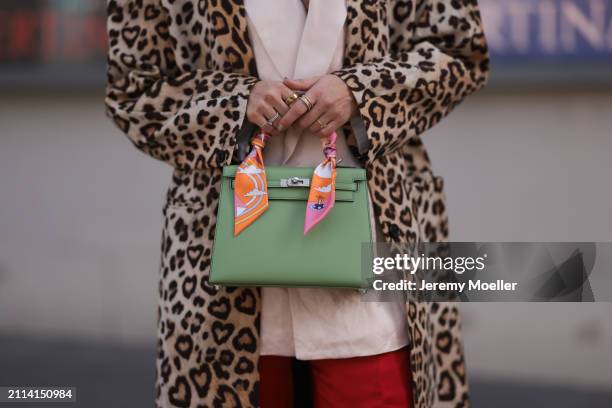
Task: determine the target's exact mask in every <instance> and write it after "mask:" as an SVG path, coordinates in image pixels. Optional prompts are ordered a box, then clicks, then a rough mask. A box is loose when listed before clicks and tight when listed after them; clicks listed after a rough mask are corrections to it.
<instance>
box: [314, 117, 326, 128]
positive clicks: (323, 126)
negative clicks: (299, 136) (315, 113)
mask: <svg viewBox="0 0 612 408" xmlns="http://www.w3.org/2000/svg"><path fill="white" fill-rule="evenodd" d="M316 122H317V123H318V124H319V126H320V127H321V130H323V129H325V127H326V126H327V125H326V124H324V123H323V122H321V121H320V120H319V119H317V121H316Z"/></svg>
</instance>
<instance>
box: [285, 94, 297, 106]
mask: <svg viewBox="0 0 612 408" xmlns="http://www.w3.org/2000/svg"><path fill="white" fill-rule="evenodd" d="M298 98H299V96H298V94H296V93H295V92H294V93H292V94H291V95H289V96H288V97H286V98H285V103H286V104H287V106H291V104H292V103H293V102H295V101H297V99H298Z"/></svg>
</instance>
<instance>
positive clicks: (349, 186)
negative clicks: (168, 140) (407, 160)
mask: <svg viewBox="0 0 612 408" xmlns="http://www.w3.org/2000/svg"><path fill="white" fill-rule="evenodd" d="M237 167H238V166H226V167H225V168H224V169H223V177H222V179H221V197H220V200H219V209H218V211H217V227H216V231H215V239H214V243H213V250H212V261H211V272H210V277H209V281H210V282H211V283H212V284H215V285H226V286H277V287H335V288H353V289H365V288H367V287H368V286H369V284H370V281H371V275H372V268H371V257H372V231H371V226H372V222H371V214H370V208H369V205H368V199H369V197H368V188H367V184H366V183H367V182H366V173H365V170H364V169H358V168H349V167H338V168H337V174H336V202H335V205H334V207H333V208H332V209H331V212H330V213H329V214H328V216H327V217H326V218H325V219H324V220H322V221H321V222H320V223H319V224H318V225H317V226H316V227H315V228H313V229H312V231H310V232H309V233H308V235H304V212H305V208H306V201H307V199H308V192H309V185H310V177H311V176H312V173H313V169H312V168H302V167H280V166H266V179H267V182H268V200H269V208H268V210H267V211H266V212H265V213H263V214H262V215H261V216H260V217H259V218H258V219H257V220H256V221H255V222H254V223H253V224H252V225H251V226H249V227H248V228H247V229H245V230H244V231H243V232H242V233H240V235H238V236H234V234H233V231H234V198H233V197H234V191H233V187H234V175H235V172H236V169H237Z"/></svg>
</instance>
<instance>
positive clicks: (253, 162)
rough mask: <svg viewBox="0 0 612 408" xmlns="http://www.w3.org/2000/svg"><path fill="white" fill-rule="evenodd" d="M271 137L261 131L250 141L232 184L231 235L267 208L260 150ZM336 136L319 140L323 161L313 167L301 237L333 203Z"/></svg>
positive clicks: (323, 215) (324, 215)
mask: <svg viewBox="0 0 612 408" xmlns="http://www.w3.org/2000/svg"><path fill="white" fill-rule="evenodd" d="M269 138H270V135H269V134H267V133H265V132H264V131H263V130H261V129H259V131H258V132H257V133H256V134H255V135H254V136H253V137H252V138H251V146H252V148H251V151H250V152H249V154H248V155H247V156H246V158H245V159H244V160H243V162H242V163H240V166H238V169H237V170H236V175H235V180H234V186H235V188H234V235H235V236H237V235H239V234H240V233H241V232H242V231H243V230H244V229H245V228H246V227H248V226H249V225H251V224H252V223H253V222H254V221H255V220H257V218H258V217H259V216H260V215H261V214H263V213H264V212H265V211H266V210H267V209H268V207H269V203H268V182H267V179H266V168H265V166H264V160H263V149H264V147H265V146H266V142H267V141H268V139H269ZM336 138H337V135H336V132H332V133H331V134H330V135H329V136H327V137H323V138H321V143H322V145H323V155H324V160H323V161H322V162H321V163H319V165H317V167H315V169H314V171H313V175H312V181H311V183H310V192H309V194H308V202H307V203H306V215H305V218H304V235H306V234H307V233H308V232H309V231H310V230H311V229H312V228H313V227H314V226H315V225H317V224H318V223H319V222H320V221H321V220H323V219H324V218H325V217H326V216H327V214H329V212H330V211H331V209H332V208H333V206H334V203H335V201H336Z"/></svg>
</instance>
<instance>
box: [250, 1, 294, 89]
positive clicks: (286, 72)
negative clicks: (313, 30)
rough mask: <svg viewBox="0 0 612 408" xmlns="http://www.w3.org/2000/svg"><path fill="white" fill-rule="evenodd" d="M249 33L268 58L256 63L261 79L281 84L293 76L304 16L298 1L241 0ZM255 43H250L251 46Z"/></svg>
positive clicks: (260, 51)
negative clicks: (280, 82) (285, 78)
mask: <svg viewBox="0 0 612 408" xmlns="http://www.w3.org/2000/svg"><path fill="white" fill-rule="evenodd" d="M244 6H245V9H246V13H247V15H248V20H247V21H248V23H249V24H251V26H250V27H249V33H251V34H252V36H257V37H258V39H259V40H260V41H258V42H257V43H258V44H261V45H262V46H263V49H261V50H257V52H258V53H266V54H267V56H268V58H261V59H260V60H258V61H257V66H258V71H259V74H260V77H261V79H264V80H276V81H278V80H281V79H282V78H283V77H285V76H286V77H291V76H293V72H294V70H295V65H296V57H297V54H298V50H299V46H300V41H301V38H302V32H303V30H304V19H305V14H306V12H305V11H304V7H303V6H302V3H301V1H300V0H283V1H277V0H244ZM255 43H256V42H255V41H253V44H255Z"/></svg>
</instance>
